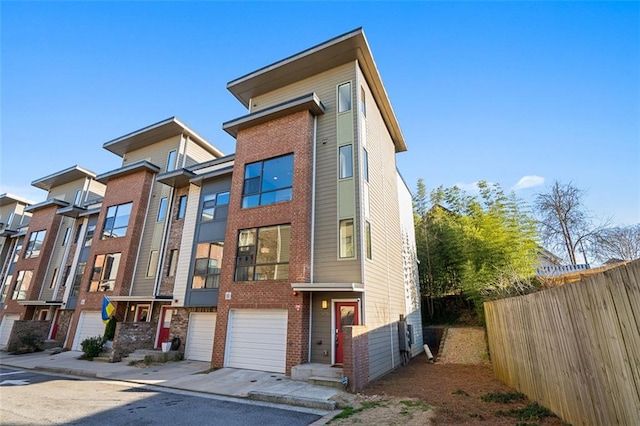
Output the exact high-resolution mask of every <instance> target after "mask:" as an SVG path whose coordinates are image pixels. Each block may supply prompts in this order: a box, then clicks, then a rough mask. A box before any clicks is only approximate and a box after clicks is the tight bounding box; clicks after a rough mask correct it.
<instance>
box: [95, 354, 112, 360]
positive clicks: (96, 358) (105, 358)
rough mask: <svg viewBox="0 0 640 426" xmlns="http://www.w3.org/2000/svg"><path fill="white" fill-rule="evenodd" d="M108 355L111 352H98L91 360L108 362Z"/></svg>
mask: <svg viewBox="0 0 640 426" xmlns="http://www.w3.org/2000/svg"><path fill="white" fill-rule="evenodd" d="M110 355H111V352H100V354H99V355H98V356H96V357H93V360H94V361H97V362H109V356H110Z"/></svg>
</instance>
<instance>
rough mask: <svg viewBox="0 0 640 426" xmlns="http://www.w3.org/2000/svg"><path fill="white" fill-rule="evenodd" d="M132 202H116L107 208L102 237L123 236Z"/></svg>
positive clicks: (125, 231)
mask: <svg viewBox="0 0 640 426" xmlns="http://www.w3.org/2000/svg"><path fill="white" fill-rule="evenodd" d="M132 205H133V203H125V204H118V205H117V206H111V207H109V208H108V209H107V218H106V219H105V221H104V228H103V230H102V239H103V240H104V239H106V238H117V237H124V236H125V235H126V234H127V226H129V216H130V215H131V206H132Z"/></svg>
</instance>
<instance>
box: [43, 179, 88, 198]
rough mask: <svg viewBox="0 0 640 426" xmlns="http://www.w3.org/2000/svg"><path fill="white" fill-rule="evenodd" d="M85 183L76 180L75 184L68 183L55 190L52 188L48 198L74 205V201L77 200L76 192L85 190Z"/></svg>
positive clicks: (81, 180)
mask: <svg viewBox="0 0 640 426" xmlns="http://www.w3.org/2000/svg"><path fill="white" fill-rule="evenodd" d="M84 182H85V180H84V179H79V180H74V181H73V182H69V183H66V184H64V185H60V186H56V187H55V188H51V191H49V195H48V196H47V198H55V199H57V200H62V201H66V202H68V203H73V200H74V199H75V198H76V192H77V191H78V190H79V189H84Z"/></svg>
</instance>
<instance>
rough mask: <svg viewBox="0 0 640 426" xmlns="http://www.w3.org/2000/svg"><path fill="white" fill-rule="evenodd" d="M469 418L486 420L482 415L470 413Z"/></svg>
mask: <svg viewBox="0 0 640 426" xmlns="http://www.w3.org/2000/svg"><path fill="white" fill-rule="evenodd" d="M469 417H471V418H472V419H478V420H484V417H482V415H481V414H478V413H469Z"/></svg>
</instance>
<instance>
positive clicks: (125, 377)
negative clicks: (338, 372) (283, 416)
mask: <svg viewBox="0 0 640 426" xmlns="http://www.w3.org/2000/svg"><path fill="white" fill-rule="evenodd" d="M54 352H55V351H52V350H47V351H44V352H36V353H32V354H22V355H10V354H7V353H6V352H2V351H0V365H4V366H8V367H15V368H20V369H29V370H40V371H48V372H52V373H59V374H67V375H72V376H83V377H94V378H100V379H108V380H119V381H125V382H131V383H138V384H146V385H153V386H160V387H166V388H172V389H180V390H184V391H191V392H198V393H206V394H213V395H220V396H228V397H235V398H248V399H253V400H258V401H266V402H273V403H276V404H288V405H295V406H299V407H306V408H311V409H317V410H322V411H324V412H325V414H327V412H331V411H333V410H335V408H336V404H335V402H334V401H333V400H332V399H331V398H332V397H333V396H335V395H337V394H339V393H340V392H341V391H340V390H339V389H335V388H330V387H325V386H316V385H311V384H308V383H306V382H299V381H294V380H291V379H290V378H288V377H286V376H285V375H284V374H278V373H266V372H262V371H253V370H239V369H234V368H222V369H219V370H216V371H210V367H211V366H210V364H209V363H208V362H200V361H177V362H167V363H164V364H152V365H150V366H146V367H136V366H130V365H128V364H127V362H126V358H125V360H124V361H122V362H117V363H107V362H97V361H85V360H81V359H79V358H80V356H81V355H82V352H80V351H65V352H60V353H57V354H56V353H54ZM329 418H330V417H329ZM322 424H323V423H322Z"/></svg>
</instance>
